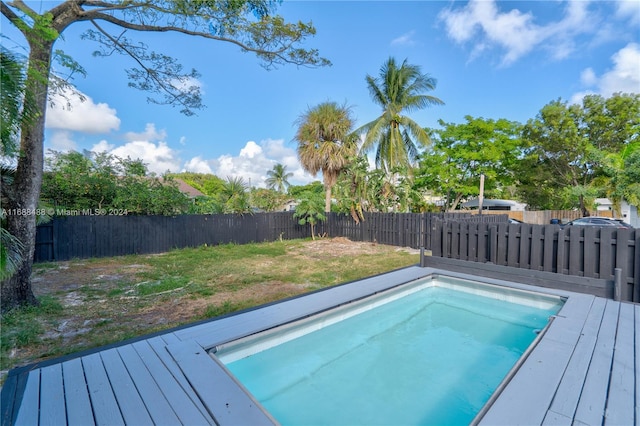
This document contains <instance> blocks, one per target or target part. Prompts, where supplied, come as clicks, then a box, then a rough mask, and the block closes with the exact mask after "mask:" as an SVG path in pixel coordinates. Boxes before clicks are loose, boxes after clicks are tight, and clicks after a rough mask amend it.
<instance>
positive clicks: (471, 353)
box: [216, 282, 561, 425]
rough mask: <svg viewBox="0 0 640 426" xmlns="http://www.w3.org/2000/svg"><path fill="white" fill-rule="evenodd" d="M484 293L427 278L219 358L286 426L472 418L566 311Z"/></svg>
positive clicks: (232, 348) (555, 304)
mask: <svg viewBox="0 0 640 426" xmlns="http://www.w3.org/2000/svg"><path fill="white" fill-rule="evenodd" d="M474 288H479V287H474ZM463 290H464V288H463ZM482 292H484V293H485V294H487V295H489V296H490V297H485V296H482V295H479V294H477V293H478V291H475V293H476V294H473V292H468V291H459V289H458V290H456V289H455V286H447V285H446V283H445V284H444V285H443V284H442V283H441V284H440V285H434V283H433V282H428V283H424V284H422V285H417V286H413V287H410V288H409V291H406V292H405V293H402V292H400V293H398V292H397V291H396V292H391V295H390V296H385V295H382V296H381V295H378V296H376V297H375V298H374V300H373V301H364V302H362V301H361V302H358V303H357V304H354V306H353V307H347V308H341V309H340V310H339V311H338V312H337V313H329V314H325V315H321V316H319V317H318V318H317V319H312V320H308V321H306V322H305V323H304V325H302V326H293V327H292V326H288V327H285V328H284V329H283V330H282V331H277V330H276V331H271V332H269V333H267V335H266V336H258V337H254V338H251V339H249V340H248V341H243V342H241V343H239V344H236V345H234V344H233V343H232V344H230V345H229V346H228V347H221V348H218V352H217V353H216V356H218V357H219V359H220V360H221V361H222V362H223V363H224V364H225V365H226V367H227V368H228V369H229V370H230V371H231V373H232V374H233V375H234V376H235V377H236V378H237V379H238V380H239V381H240V382H241V383H242V384H243V385H244V386H245V387H246V388H247V389H248V390H249V391H250V392H251V393H252V395H253V396H254V397H255V398H256V399H257V400H258V401H260V403H261V404H262V405H263V406H264V407H265V408H266V409H267V410H268V411H269V412H270V413H271V414H272V415H273V416H274V417H275V418H276V419H277V420H278V421H279V422H280V423H281V424H283V425H289V424H291V425H312V424H313V425H419V424H468V423H469V422H470V421H472V420H473V418H474V417H475V416H476V414H477V413H478V411H479V410H480V409H481V408H482V406H483V405H484V404H485V403H486V402H487V400H488V399H489V398H490V396H491V394H492V393H493V391H494V390H495V389H496V387H497V386H498V385H499V384H500V382H501V381H502V380H503V378H504V377H505V375H506V374H507V373H508V372H509V370H510V369H511V368H512V367H513V366H514V364H515V363H516V361H517V360H518V359H519V358H520V356H521V355H522V354H523V352H524V351H525V350H526V349H527V347H528V346H529V345H530V344H531V343H532V342H533V341H534V339H535V338H536V333H537V332H539V331H540V329H542V328H544V327H545V325H546V324H547V322H548V321H549V317H550V316H551V315H554V314H555V313H557V311H558V310H559V308H560V307H561V301H560V300H559V299H555V300H548V301H547V300H543V301H542V302H540V300H539V299H536V298H535V297H534V298H529V296H527V295H524V296H509V297H506V299H509V300H511V301H506V300H499V299H498V298H496V297H500V294H499V292H498V293H496V295H497V296H496V295H494V294H493V293H492V292H493V290H491V291H489V292H486V291H484V290H482V291H480V293H482ZM514 300H515V302H516V303H514Z"/></svg>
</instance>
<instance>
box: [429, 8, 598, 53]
mask: <svg viewBox="0 0 640 426" xmlns="http://www.w3.org/2000/svg"><path fill="white" fill-rule="evenodd" d="M439 18H440V20H441V21H442V22H444V25H445V28H446V31H447V35H448V36H449V37H450V38H451V39H453V40H454V41H455V42H457V43H460V44H465V43H471V44H472V45H473V50H472V52H471V58H472V59H473V58H475V57H477V56H479V55H481V54H482V53H484V52H485V51H487V50H489V49H491V48H494V47H495V48H498V49H499V50H501V51H503V53H502V65H503V66H508V65H511V64H512V63H514V62H515V61H517V60H518V59H520V58H521V57H523V56H524V55H526V54H527V53H529V52H531V51H532V50H534V49H536V48H538V47H543V48H545V49H547V50H549V51H550V53H551V56H552V57H553V58H555V59H562V58H564V57H566V56H568V55H569V54H570V53H572V52H573V51H574V50H575V42H574V39H575V36H577V35H578V34H582V33H586V32H590V31H595V30H596V28H594V27H595V22H596V19H594V17H593V16H592V15H591V14H590V13H589V11H588V2H569V3H568V5H567V7H566V9H565V14H564V17H563V18H562V19H561V20H559V21H556V22H551V23H548V24H546V25H538V24H536V23H535V17H534V16H533V14H532V13H530V12H529V13H523V12H521V11H520V10H518V9H512V10H510V11H509V12H502V11H500V10H499V9H498V6H497V4H496V2H495V1H493V0H491V1H481V0H472V1H470V2H469V3H467V4H466V5H465V6H464V7H460V8H455V9H453V8H450V9H445V10H443V11H442V12H440V15H439Z"/></svg>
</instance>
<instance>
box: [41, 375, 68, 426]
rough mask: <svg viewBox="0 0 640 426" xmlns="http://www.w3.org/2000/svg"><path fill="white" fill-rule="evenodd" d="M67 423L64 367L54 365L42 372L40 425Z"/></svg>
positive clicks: (55, 425) (53, 425) (54, 425)
mask: <svg viewBox="0 0 640 426" xmlns="http://www.w3.org/2000/svg"><path fill="white" fill-rule="evenodd" d="M66 423H67V413H66V412H65V405H64V388H63V380H62V365H60V364H54V365H50V366H48V367H45V368H43V369H41V370H40V424H41V425H52V426H57V425H63V424H66Z"/></svg>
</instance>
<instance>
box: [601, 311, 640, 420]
mask: <svg viewBox="0 0 640 426" xmlns="http://www.w3.org/2000/svg"><path fill="white" fill-rule="evenodd" d="M633 311H634V307H633V305H632V304H630V303H622V304H620V315H619V317H618V329H617V332H616V342H615V346H614V349H613V365H612V366H611V377H610V379H609V394H608V395H607V407H606V410H605V413H606V414H605V421H604V423H605V425H606V424H611V425H631V424H634V411H635V380H634V379H635V378H634V371H635V359H634V358H635V357H634V338H635V336H634V334H635V327H634V321H635V320H634V312H633Z"/></svg>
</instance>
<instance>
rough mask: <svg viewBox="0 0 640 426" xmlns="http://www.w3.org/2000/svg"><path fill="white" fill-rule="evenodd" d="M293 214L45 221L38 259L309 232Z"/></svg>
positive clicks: (38, 236)
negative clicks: (294, 218)
mask: <svg viewBox="0 0 640 426" xmlns="http://www.w3.org/2000/svg"><path fill="white" fill-rule="evenodd" d="M309 235H310V234H309V229H308V227H306V226H302V225H299V224H298V223H297V222H296V221H295V220H293V218H292V214H291V213H287V212H279V213H270V214H255V215H244V216H239V215H224V214H219V215H182V216H173V217H172V216H69V217H57V218H54V219H53V220H52V221H51V222H50V223H47V224H44V225H40V226H39V227H38V230H37V233H36V251H35V261H36V262H42V261H54V260H69V259H72V258H81V259H82V258H90V257H104V256H121V255H127V254H145V253H162V252H166V251H169V250H172V249H175V248H182V247H198V246H201V245H204V244H208V245H218V244H226V243H235V244H246V243H250V242H262V241H275V240H277V239H279V238H282V239H293V238H303V237H306V236H309Z"/></svg>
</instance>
